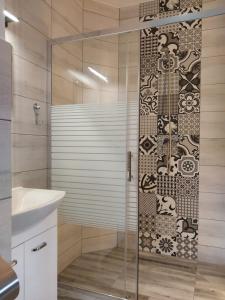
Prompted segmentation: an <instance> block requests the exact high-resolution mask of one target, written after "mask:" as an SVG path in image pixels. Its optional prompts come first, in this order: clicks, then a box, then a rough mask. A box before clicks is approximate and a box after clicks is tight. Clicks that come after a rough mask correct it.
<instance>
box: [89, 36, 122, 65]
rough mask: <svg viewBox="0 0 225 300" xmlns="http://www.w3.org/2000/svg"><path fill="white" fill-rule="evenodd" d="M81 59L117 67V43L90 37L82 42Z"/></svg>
mask: <svg viewBox="0 0 225 300" xmlns="http://www.w3.org/2000/svg"><path fill="white" fill-rule="evenodd" d="M83 60H84V62H86V63H92V64H96V65H102V66H111V67H116V68H117V67H118V43H114V42H105V41H104V40H100V39H90V40H85V41H84V42H83Z"/></svg>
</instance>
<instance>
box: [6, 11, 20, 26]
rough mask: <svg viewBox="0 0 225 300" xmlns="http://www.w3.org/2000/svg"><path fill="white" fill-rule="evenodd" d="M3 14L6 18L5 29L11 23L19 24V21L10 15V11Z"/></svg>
mask: <svg viewBox="0 0 225 300" xmlns="http://www.w3.org/2000/svg"><path fill="white" fill-rule="evenodd" d="M3 14H4V16H5V27H8V24H9V23H10V22H15V23H18V22H19V19H18V18H17V17H16V16H14V15H13V14H12V13H10V12H9V11H8V10H3Z"/></svg>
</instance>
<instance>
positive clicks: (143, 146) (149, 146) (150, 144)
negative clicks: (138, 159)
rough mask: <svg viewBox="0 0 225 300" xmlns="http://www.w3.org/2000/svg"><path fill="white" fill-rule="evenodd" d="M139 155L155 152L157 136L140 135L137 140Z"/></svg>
mask: <svg viewBox="0 0 225 300" xmlns="http://www.w3.org/2000/svg"><path fill="white" fill-rule="evenodd" d="M139 153H140V155H150V154H153V153H155V154H157V136H156V135H142V136H141V137H140V142H139Z"/></svg>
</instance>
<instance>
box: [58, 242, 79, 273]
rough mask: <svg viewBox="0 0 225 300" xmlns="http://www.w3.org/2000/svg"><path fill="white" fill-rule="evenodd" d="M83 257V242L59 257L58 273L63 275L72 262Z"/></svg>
mask: <svg viewBox="0 0 225 300" xmlns="http://www.w3.org/2000/svg"><path fill="white" fill-rule="evenodd" d="M80 255H81V242H77V244H75V245H74V246H73V247H71V248H69V249H68V250H67V251H65V252H64V253H63V254H62V255H60V256H59V257H58V273H61V272H62V271H63V270H64V269H65V268H66V267H67V266H69V265H70V264H71V263H72V261H74V260H75V259H76V258H77V257H79V256H80Z"/></svg>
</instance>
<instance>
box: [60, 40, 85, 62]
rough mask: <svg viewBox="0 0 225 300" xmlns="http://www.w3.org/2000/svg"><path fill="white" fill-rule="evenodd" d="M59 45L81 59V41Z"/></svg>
mask: <svg viewBox="0 0 225 300" xmlns="http://www.w3.org/2000/svg"><path fill="white" fill-rule="evenodd" d="M61 47H62V48H64V49H65V50H67V51H68V52H69V53H70V54H71V55H73V56H75V57H77V58H78V59H80V60H81V61H82V60H83V41H81V42H74V43H64V44H61Z"/></svg>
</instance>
